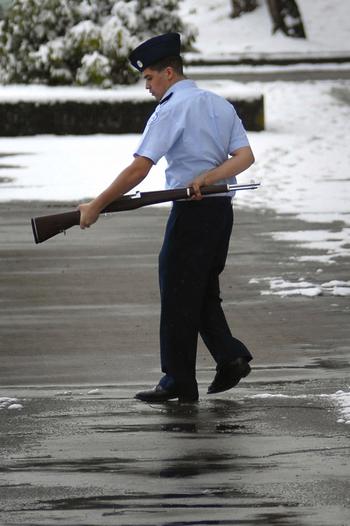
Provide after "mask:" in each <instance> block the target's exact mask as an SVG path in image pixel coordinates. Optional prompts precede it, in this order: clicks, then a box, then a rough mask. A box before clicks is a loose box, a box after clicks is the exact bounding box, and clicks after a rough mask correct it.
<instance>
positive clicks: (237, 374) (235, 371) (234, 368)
mask: <svg viewBox="0 0 350 526" xmlns="http://www.w3.org/2000/svg"><path fill="white" fill-rule="evenodd" d="M216 370H217V373H216V375H215V378H214V380H213V382H212V383H211V384H210V385H209V387H208V394H214V393H222V392H223V391H228V390H229V389H232V387H234V386H235V385H237V384H238V382H239V381H240V380H241V378H245V377H246V376H248V374H249V373H250V371H251V368H250V365H249V363H248V362H247V360H246V359H245V358H236V359H235V360H233V361H232V362H229V363H228V364H226V365H223V366H220V367H219V366H218V367H217V368H216Z"/></svg>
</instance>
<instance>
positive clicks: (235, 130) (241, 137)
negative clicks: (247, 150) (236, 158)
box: [229, 110, 249, 154]
mask: <svg viewBox="0 0 350 526" xmlns="http://www.w3.org/2000/svg"><path fill="white" fill-rule="evenodd" d="M245 146H249V141H248V137H247V134H246V132H245V129H244V127H243V124H242V121H241V119H240V118H239V117H238V115H237V113H236V111H235V110H234V118H233V124H232V130H231V137H230V145H229V153H230V154H231V153H233V152H235V151H236V150H238V149H239V148H243V147H245Z"/></svg>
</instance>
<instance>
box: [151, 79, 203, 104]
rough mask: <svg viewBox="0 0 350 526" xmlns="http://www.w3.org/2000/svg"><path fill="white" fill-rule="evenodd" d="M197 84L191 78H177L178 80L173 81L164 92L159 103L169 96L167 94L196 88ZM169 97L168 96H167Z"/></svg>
mask: <svg viewBox="0 0 350 526" xmlns="http://www.w3.org/2000/svg"><path fill="white" fill-rule="evenodd" d="M196 87H197V84H196V83H195V82H194V80H191V79H183V80H179V81H178V82H175V84H173V85H172V86H170V88H168V89H167V91H166V92H165V93H164V95H163V97H162V98H161V100H160V101H159V104H162V102H163V101H164V99H165V98H167V97H169V95H170V94H171V95H172V94H173V93H175V92H177V91H183V90H185V89H189V88H196ZM169 98H170V97H169Z"/></svg>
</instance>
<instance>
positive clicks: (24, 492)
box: [0, 362, 350, 526]
mask: <svg viewBox="0 0 350 526" xmlns="http://www.w3.org/2000/svg"><path fill="white" fill-rule="evenodd" d="M338 363H339V362H338ZM309 365H310V364H309ZM343 365H345V368H346V364H345V363H344V364H343ZM315 366H316V367H321V366H322V367H327V363H324V362H323V363H322V364H321V362H320V363H319V364H315ZM328 366H329V364H328ZM279 373H280V374H281V370H280V371H279ZM264 374H266V373H265V371H264V368H261V370H260V371H259V370H257V371H256V376H257V379H256V382H254V381H252V382H251V383H248V382H246V383H245V384H244V385H242V387H240V388H239V389H236V390H235V391H234V392H232V393H227V394H226V395H225V397H222V398H220V397H218V398H210V399H208V398H206V397H203V399H202V400H201V402H200V403H199V404H193V405H191V404H184V405H181V404H178V403H177V402H169V403H167V404H163V405H162V404H159V405H156V404H155V405H147V404H143V403H141V402H138V401H136V400H134V399H133V398H132V396H133V392H134V389H133V390H131V389H130V386H118V388H116V387H112V386H100V389H99V390H96V391H90V393H91V392H95V393H96V394H95V395H93V396H91V395H90V396H89V395H88V394H87V392H88V391H87V389H84V388H82V387H74V386H73V387H72V386H71V387H70V390H69V391H67V392H64V393H62V392H57V389H56V390H55V388H41V389H40V390H35V389H31V388H22V391H21V392H19V391H20V390H17V396H18V397H19V399H20V401H21V403H22V404H23V410H22V411H21V412H18V413H16V414H14V413H10V412H8V411H7V412H5V411H2V412H0V422H1V429H2V431H3V432H4V437H6V436H7V438H8V439H7V440H6V438H5V439H4V440H2V441H1V446H2V450H3V451H4V452H5V453H6V456H5V455H4V456H3V458H6V460H2V462H1V471H0V486H1V495H2V499H1V500H2V504H1V512H0V518H1V516H2V517H3V520H4V521H5V522H3V524H5V523H6V524H9V525H10V524H18V525H19V524H21V525H22V524H23V525H26V524H45V525H51V524H57V523H58V524H65V525H79V524H84V525H86V524H89V525H90V524H96V525H99V524H101V525H102V524H103V525H105V524H106V525H108V524H118V525H125V526H126V525H129V526H138V525H140V526H143V525H161V526H174V525H179V526H180V525H181V526H184V525H197V524H198V525H214V524H215V525H219V526H223V525H229V524H230V525H234V524H236V525H286V526H302V525H305V526H306V525H307V526H308V525H314V524H318V526H323V525H324V526H326V525H327V526H329V525H330V524H332V526H333V525H336V526H340V525H344V526H345V524H347V523H346V522H345V517H346V515H347V512H348V511H349V509H348V506H349V504H350V499H349V494H350V493H349V489H350V488H349V477H348V475H349V469H348V457H349V450H350V446H349V442H348V431H349V427H347V426H344V425H343V426H338V427H337V424H336V414H335V412H336V408H334V407H332V404H331V403H330V400H329V399H328V398H325V397H324V392H325V391H327V390H328V391H329V390H331V389H332V378H331V377H330V378H329V379H327V377H324V378H323V379H322V382H320V381H317V380H308V381H304V382H300V381H297V382H293V381H292V382H289V383H288V382H285V384H284V386H283V387H281V385H276V384H274V383H273V382H272V383H271V384H266V383H265V385H264V388H263V390H262V391H261V386H262V385H263V384H264V382H263V380H262V379H261V378H260V379H259V375H262V376H263V375H264ZM320 384H322V386H321V385H320ZM321 387H322V391H321ZM259 393H262V394H259ZM267 393H270V394H267ZM10 394H11V393H10ZM14 424H15V425H14ZM330 430H332V431H330ZM316 503H318V504H317V506H316ZM319 503H321V505H320V504H319ZM331 516H332V519H330V517H331ZM330 520H331V521H332V522H330Z"/></svg>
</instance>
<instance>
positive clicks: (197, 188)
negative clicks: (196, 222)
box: [190, 173, 207, 201]
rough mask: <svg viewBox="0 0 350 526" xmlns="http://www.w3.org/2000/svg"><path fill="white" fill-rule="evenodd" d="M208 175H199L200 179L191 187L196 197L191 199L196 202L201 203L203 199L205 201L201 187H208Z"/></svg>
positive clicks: (197, 178)
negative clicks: (206, 178)
mask: <svg viewBox="0 0 350 526" xmlns="http://www.w3.org/2000/svg"><path fill="white" fill-rule="evenodd" d="M206 175H207V174H206V173H204V174H202V175H199V176H198V177H196V178H195V179H194V181H192V183H191V185H190V186H191V188H193V191H194V195H193V196H192V197H191V199H193V200H194V201H200V200H201V199H203V196H202V194H201V186H206V181H205V177H206Z"/></svg>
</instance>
